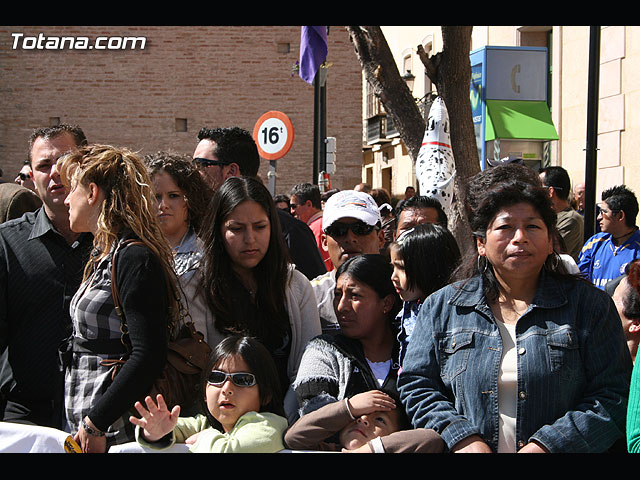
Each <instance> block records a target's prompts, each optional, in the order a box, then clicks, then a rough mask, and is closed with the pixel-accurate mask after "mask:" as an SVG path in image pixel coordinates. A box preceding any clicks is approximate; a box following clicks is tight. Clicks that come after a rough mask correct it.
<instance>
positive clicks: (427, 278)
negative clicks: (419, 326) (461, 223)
mask: <svg viewBox="0 0 640 480" xmlns="http://www.w3.org/2000/svg"><path fill="white" fill-rule="evenodd" d="M390 255H391V265H392V266H393V274H392V275H391V281H392V282H393V285H394V287H395V288H396V292H398V295H400V298H402V300H403V304H402V310H400V312H399V313H398V317H397V318H396V320H397V321H398V324H399V329H400V330H399V332H398V340H399V342H400V353H399V361H400V365H402V359H403V357H404V353H405V351H406V349H407V345H408V343H409V338H410V337H411V332H412V331H413V327H414V325H415V322H416V317H417V315H418V312H419V310H420V306H421V305H422V302H424V299H425V298H427V297H428V296H429V295H431V294H432V293H433V292H435V291H436V290H439V289H440V288H442V287H444V286H445V285H447V283H448V282H449V279H450V277H451V275H452V274H453V272H454V271H455V269H456V268H457V267H458V265H459V263H460V259H461V257H460V250H459V248H458V244H457V243H456V239H455V238H454V236H453V235H452V234H451V232H450V231H449V230H447V228H445V227H443V226H441V225H436V224H430V223H423V224H420V225H416V226H415V227H413V228H411V229H409V230H406V231H404V232H403V233H402V234H401V235H400V236H399V237H398V238H397V239H396V240H395V242H393V243H392V244H391V246H390Z"/></svg>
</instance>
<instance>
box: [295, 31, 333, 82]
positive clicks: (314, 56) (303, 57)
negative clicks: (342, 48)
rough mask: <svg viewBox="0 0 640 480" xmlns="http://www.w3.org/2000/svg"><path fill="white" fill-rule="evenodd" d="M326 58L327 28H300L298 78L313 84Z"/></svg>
mask: <svg viewBox="0 0 640 480" xmlns="http://www.w3.org/2000/svg"><path fill="white" fill-rule="evenodd" d="M326 58H327V27H302V33H301V35H300V78H302V79H303V80H304V81H305V82H307V83H313V79H314V78H315V76H316V72H317V71H318V69H319V68H320V65H322V63H323V62H324V61H325V59H326Z"/></svg>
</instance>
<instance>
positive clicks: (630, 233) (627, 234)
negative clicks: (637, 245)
mask: <svg viewBox="0 0 640 480" xmlns="http://www.w3.org/2000/svg"><path fill="white" fill-rule="evenodd" d="M637 229H638V227H635V228H633V229H632V230H631V231H630V232H629V233H625V234H624V235H620V236H619V237H614V236H612V237H611V239H612V240H613V241H614V242H615V241H617V240H620V239H621V238H624V237H628V236H629V235H633V233H634V232H635V231H636V230H637Z"/></svg>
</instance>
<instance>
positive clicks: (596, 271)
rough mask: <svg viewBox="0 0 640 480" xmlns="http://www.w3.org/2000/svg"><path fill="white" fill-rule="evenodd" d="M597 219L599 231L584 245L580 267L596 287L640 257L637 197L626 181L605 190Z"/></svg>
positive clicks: (602, 287) (616, 275) (602, 284)
mask: <svg viewBox="0 0 640 480" xmlns="http://www.w3.org/2000/svg"><path fill="white" fill-rule="evenodd" d="M599 206H600V213H599V214H598V218H597V220H598V222H599V224H600V232H599V233H596V234H595V235H593V236H592V237H591V238H590V239H589V240H587V242H586V243H585V244H584V247H582V252H580V257H579V259H578V267H579V268H580V271H581V272H582V273H583V274H584V275H585V276H586V278H587V279H589V280H590V281H591V282H592V283H593V284H594V285H595V286H596V287H598V288H600V289H604V286H605V285H606V283H607V282H608V281H610V280H613V279H614V278H618V277H619V276H620V275H622V274H623V273H624V271H625V267H626V266H627V264H628V263H629V262H632V261H633V260H636V259H637V258H640V232H639V231H638V227H637V226H636V216H637V215H638V200H637V199H636V196H635V194H634V193H633V192H632V191H631V190H629V189H628V188H627V187H626V186H625V185H618V186H615V187H612V188H610V189H608V190H605V191H604V192H602V203H601V204H600V205H599Z"/></svg>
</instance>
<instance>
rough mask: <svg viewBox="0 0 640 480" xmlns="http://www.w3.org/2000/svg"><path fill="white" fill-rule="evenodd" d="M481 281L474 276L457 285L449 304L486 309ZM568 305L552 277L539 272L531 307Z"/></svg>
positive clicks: (477, 276) (543, 271) (558, 284)
mask: <svg viewBox="0 0 640 480" xmlns="http://www.w3.org/2000/svg"><path fill="white" fill-rule="evenodd" d="M482 284H483V279H482V277H481V276H480V275H475V276H473V277H471V278H470V279H469V280H467V281H463V282H460V283H458V284H457V287H458V291H457V293H456V294H455V295H453V297H451V299H450V300H449V303H450V304H451V305H457V306H461V307H476V308H478V307H479V308H480V309H483V307H484V308H487V307H488V306H487V300H486V298H485V296H484V292H483V288H482ZM567 303H568V300H567V295H566V293H565V291H564V289H563V287H562V284H561V282H558V280H556V279H555V278H554V277H553V276H552V275H549V274H548V273H547V272H546V271H545V270H544V268H543V269H542V271H541V272H540V278H539V280H538V290H537V291H536V294H535V296H534V298H533V302H531V307H532V308H534V307H538V308H557V307H561V306H563V305H565V304H567Z"/></svg>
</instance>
